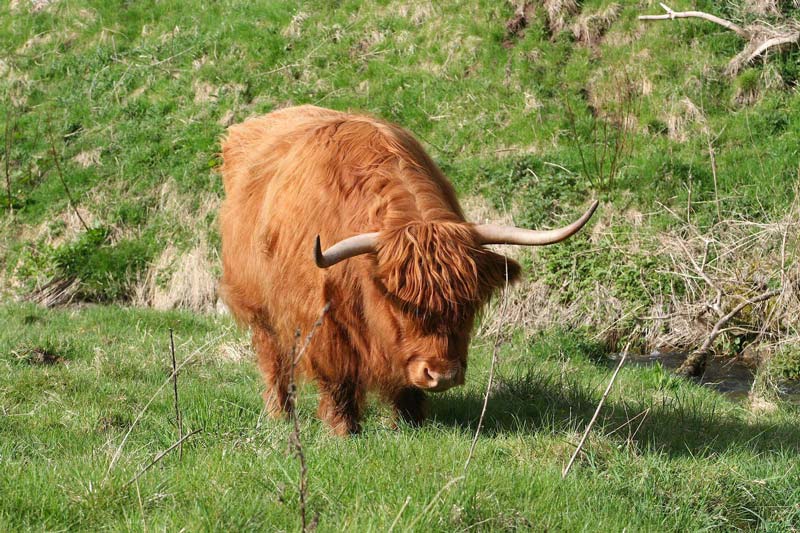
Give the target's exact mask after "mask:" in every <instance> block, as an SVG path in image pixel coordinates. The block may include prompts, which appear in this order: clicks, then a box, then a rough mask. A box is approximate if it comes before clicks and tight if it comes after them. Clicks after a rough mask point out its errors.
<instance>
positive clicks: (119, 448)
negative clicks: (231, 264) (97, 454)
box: [103, 330, 228, 483]
mask: <svg viewBox="0 0 800 533" xmlns="http://www.w3.org/2000/svg"><path fill="white" fill-rule="evenodd" d="M227 334H228V331H227V330H226V331H225V332H223V333H222V334H220V335H217V336H216V337H214V338H213V339H211V340H210V341H207V342H206V343H205V344H203V345H202V346H200V347H199V348H197V349H196V350H195V351H193V352H192V353H191V354H189V356H188V357H187V358H186V359H184V360H183V362H182V363H181V364H180V365H178V368H176V371H179V370H180V369H182V368H183V367H184V366H186V365H187V364H189V363H190V362H191V361H192V359H194V358H195V356H197V355H198V354H199V353H200V352H202V351H203V350H204V349H206V347H208V346H210V345H211V344H212V343H214V342H216V341H218V340H219V339H221V338H222V337H224V336H225V335H227ZM171 380H172V376H171V375H170V376H169V377H168V378H167V379H166V380H165V381H164V382H163V383H162V384H161V385H160V386H159V387H158V389H156V391H155V392H154V393H153V395H152V396H151V397H150V399H149V400H148V401H147V403H146V404H145V405H144V407H142V409H141V410H140V411H139V414H138V415H136V418H135V419H134V421H133V423H132V424H131V426H130V427H129V428H128V431H127V432H126V433H125V435H124V436H123V437H122V441H121V442H120V443H119V446H117V449H116V450H115V451H114V455H113V456H112V457H111V462H110V463H109V464H108V469H107V470H106V474H105V476H103V483H105V482H106V481H107V480H108V476H109V475H110V474H111V470H113V468H114V466H115V465H116V464H117V461H119V458H120V457H121V456H122V449H123V448H124V447H125V443H126V442H127V441H128V437H130V436H131V433H132V432H133V428H135V427H136V424H138V423H139V420H141V418H142V416H144V413H145V411H147V409H148V408H149V407H150V404H152V403H153V401H154V400H155V399H156V397H157V396H158V395H159V394H160V393H161V391H162V390H163V389H164V387H166V386H167V383H169V382H170V381H171Z"/></svg>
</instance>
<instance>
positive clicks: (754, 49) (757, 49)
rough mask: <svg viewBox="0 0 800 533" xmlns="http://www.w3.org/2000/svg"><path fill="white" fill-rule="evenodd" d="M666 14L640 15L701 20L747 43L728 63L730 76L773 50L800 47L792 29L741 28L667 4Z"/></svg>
mask: <svg viewBox="0 0 800 533" xmlns="http://www.w3.org/2000/svg"><path fill="white" fill-rule="evenodd" d="M659 5H660V6H661V7H662V8H663V9H664V11H666V14H664V15H639V20H673V19H679V18H700V19H704V20H708V21H710V22H713V23H714V24H718V25H720V26H722V27H723V28H726V29H729V30H731V31H733V32H735V33H736V34H737V35H738V36H739V37H741V38H742V39H744V40H745V41H747V43H748V44H747V46H745V48H744V50H742V51H741V52H739V53H738V54H737V55H736V56H735V57H734V58H733V59H731V60H730V62H729V63H728V66H727V68H726V69H725V71H726V73H727V74H728V75H731V76H732V75H735V74H736V73H737V72H739V70H740V69H741V68H742V67H743V66H745V65H749V64H750V63H752V62H753V61H755V59H756V58H758V57H759V56H761V55H762V54H763V53H765V52H766V51H767V50H769V49H771V48H781V47H784V46H787V45H800V31H796V29H791V28H787V27H784V28H781V29H773V28H769V27H767V26H764V25H763V24H751V25H749V26H747V27H744V28H743V27H741V26H739V25H737V24H734V23H733V22H731V21H729V20H725V19H723V18H720V17H717V16H715V15H711V14H710V13H705V12H703V11H673V10H672V9H670V8H669V7H668V6H667V5H665V4H659Z"/></svg>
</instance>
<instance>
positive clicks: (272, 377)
mask: <svg viewBox="0 0 800 533" xmlns="http://www.w3.org/2000/svg"><path fill="white" fill-rule="evenodd" d="M253 348H255V351H256V356H257V358H258V367H259V368H260V369H261V375H262V376H263V378H264V384H265V385H266V386H267V389H266V390H265V391H264V402H265V403H266V410H267V413H268V414H269V415H270V416H272V417H274V418H278V417H280V416H282V415H284V414H289V413H290V412H291V408H292V406H291V402H289V377H290V376H289V372H290V367H289V365H290V364H291V362H290V361H289V360H288V359H289V355H288V354H285V353H283V352H282V351H281V350H280V348H279V347H278V344H277V343H276V342H275V338H274V337H273V336H272V334H271V333H270V332H269V331H267V330H266V329H264V328H262V327H254V328H253Z"/></svg>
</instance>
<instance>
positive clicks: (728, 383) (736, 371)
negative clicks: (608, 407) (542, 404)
mask: <svg viewBox="0 0 800 533" xmlns="http://www.w3.org/2000/svg"><path fill="white" fill-rule="evenodd" d="M619 357H620V354H614V355H613V356H611V357H609V362H610V363H612V364H614V365H616V363H617V362H618V361H619ZM684 359H686V354H685V353H681V352H653V353H651V354H632V353H631V354H628V358H627V360H626V362H625V364H626V365H630V366H643V367H647V366H652V365H656V364H659V363H660V364H661V365H662V366H663V367H664V368H665V369H667V370H669V371H675V370H676V369H677V368H678V367H679V366H680V365H681V363H682V362H683V360H684ZM754 380H755V372H754V369H753V368H751V367H750V365H748V364H746V363H744V362H743V361H742V360H740V359H736V358H732V357H715V358H713V359H711V360H709V361H708V364H707V366H706V371H705V374H703V377H702V378H701V379H700V381H699V382H700V383H701V384H702V385H704V386H706V387H711V388H713V389H714V390H716V391H718V392H720V393H722V394H724V395H725V396H727V397H728V398H730V399H732V400H746V399H747V396H748V394H749V393H750V389H751V388H752V387H753V381H754ZM781 396H782V397H783V398H784V399H785V400H787V401H789V402H791V403H793V404H796V405H800V383H794V384H791V385H784V386H783V387H782V388H781Z"/></svg>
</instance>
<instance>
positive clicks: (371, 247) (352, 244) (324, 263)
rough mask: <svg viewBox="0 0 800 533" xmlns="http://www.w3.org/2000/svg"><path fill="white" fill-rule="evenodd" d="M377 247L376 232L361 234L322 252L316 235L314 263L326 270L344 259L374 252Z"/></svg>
mask: <svg viewBox="0 0 800 533" xmlns="http://www.w3.org/2000/svg"><path fill="white" fill-rule="evenodd" d="M377 247H378V232H374V233H362V234H360V235H354V236H353V237H348V238H346V239H344V240H341V241H339V242H337V243H336V244H334V245H333V246H331V247H330V248H328V249H327V250H325V251H324V252H323V251H322V245H321V244H320V240H319V235H317V241H316V243H315V244H314V262H316V263H317V266H318V267H319V268H328V267H330V266H333V265H335V264H336V263H338V262H340V261H344V260H345V259H350V258H351V257H355V256H357V255H361V254H368V253H370V252H375V251H377Z"/></svg>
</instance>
